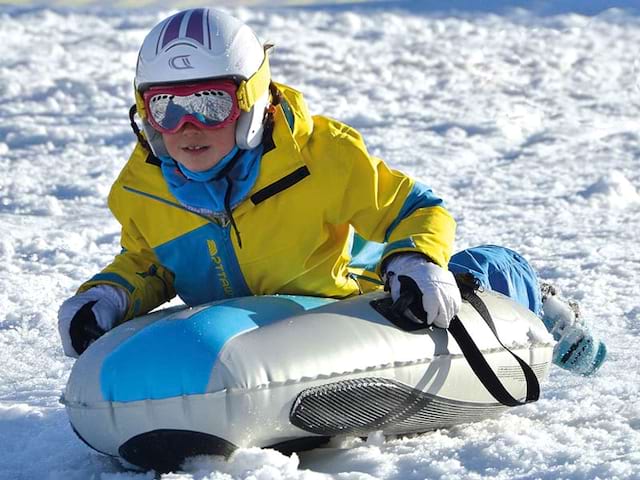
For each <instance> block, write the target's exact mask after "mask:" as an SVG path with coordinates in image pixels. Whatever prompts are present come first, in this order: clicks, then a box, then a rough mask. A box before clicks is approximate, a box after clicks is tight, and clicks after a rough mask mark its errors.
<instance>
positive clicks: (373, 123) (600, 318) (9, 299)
mask: <svg viewBox="0 0 640 480" xmlns="http://www.w3.org/2000/svg"><path fill="white" fill-rule="evenodd" d="M76 3H77V2H76ZM129 3H130V2H129ZM152 3H155V4H156V6H157V5H158V4H159V3H160V2H152ZM177 3H178V2H175V3H174V4H175V5H177ZM162 4H163V5H164V6H163V7H162V8H163V9H164V10H161V9H159V8H153V7H152V6H151V7H147V8H146V9H143V10H141V9H123V8H119V7H111V8H102V7H101V8H98V7H82V8H80V7H78V8H69V7H61V6H53V7H44V6H43V7H33V6H21V7H18V6H8V5H5V6H2V7H0V45H1V47H0V52H1V55H0V168H1V170H2V172H4V173H3V175H2V176H0V229H1V232H2V235H1V236H0V366H1V367H0V478H1V479H3V480H4V479H6V480H9V479H11V480H18V479H19V480H22V479H24V480H27V479H29V480H31V479H64V480H74V479H89V478H96V479H98V478H99V479H102V480H125V479H127V480H134V479H135V480H142V479H152V478H154V475H153V474H152V473H134V472H129V471H126V470H124V469H123V468H122V467H121V466H120V465H119V464H118V463H117V462H115V461H113V460H111V459H110V458H107V457H103V456H101V455H99V454H97V453H94V452H92V451H91V450H90V449H88V448H87V447H86V446H85V445H84V444H83V443H82V442H81V441H79V440H78V439H77V438H76V437H75V435H74V434H73V432H72V431H71V429H70V427H69V425H68V422H67V418H66V414H65V411H64V408H63V407H62V406H61V405H60V404H59V402H58V398H59V396H60V393H61V391H62V390H63V388H64V386H65V382H66V379H67V377H68V375H69V371H70V369H71V366H72V364H73V360H71V359H68V358H65V357H64V356H63V354H62V348H61V346H60V343H59V339H58V334H57V326H56V324H57V320H56V311H57V309H58V306H59V304H60V303H61V302H62V301H63V300H64V299H65V298H67V297H68V296H70V295H72V294H73V293H74V291H75V289H76V288H77V287H78V285H79V284H80V283H81V282H82V281H84V280H85V279H87V278H89V277H90V276H92V275H93V274H94V273H96V272H97V271H99V270H100V269H101V268H102V267H103V266H104V265H105V264H106V263H108V262H109V261H110V259H111V258H112V256H113V255H114V254H115V253H117V252H118V251H119V228H118V225H117V223H116V222H115V220H114V219H113V218H112V217H111V215H110V214H109V212H108V210H107V207H106V196H107V193H108V191H109V188H110V185H111V183H112V182H113V181H114V179H115V177H116V175H117V174H118V171H119V169H120V168H121V167H122V165H123V163H124V162H125V160H126V159H127V157H128V154H129V152H130V150H131V148H132V146H133V143H134V136H133V134H132V133H131V130H130V127H129V122H128V118H127V113H128V108H129V106H130V104H131V103H132V101H133V96H132V78H133V72H134V68H135V61H136V55H137V49H138V47H139V45H140V43H141V41H142V39H143V37H144V35H145V34H146V32H147V31H148V30H149V29H150V27H151V26H152V25H154V24H155V23H156V22H157V21H159V20H160V19H161V18H163V17H165V16H166V15H167V14H169V13H171V11H170V10H168V8H170V7H167V6H166V5H167V4H169V5H171V3H167V2H162ZM609 6H611V4H610V3H609V4H608V3H607V2H604V1H602V0H599V1H590V2H583V1H578V0H574V1H557V2H553V1H551V0H549V1H546V2H545V1H533V2H529V1H524V0H522V1H515V0H514V1H506V0H504V1H500V0H491V1H485V2H472V1H471V0H467V1H462V0H458V1H453V2H449V1H445V0H442V1H430V2H422V1H420V2H418V1H408V2H392V1H384V2H370V3H366V2H363V3H358V4H355V5H307V6H305V7H278V8H266V7H252V8H248V7H237V6H234V7H230V12H231V13H233V14H235V15H236V16H238V17H240V18H241V19H243V20H245V21H247V22H248V23H249V24H250V25H251V26H252V27H253V28H255V30H256V31H257V32H258V33H259V35H260V36H261V37H262V38H263V39H265V40H271V41H274V42H275V43H276V44H277V47H276V50H275V52H274V55H273V57H272V58H273V61H272V70H273V75H274V77H275V78H276V79H277V80H279V81H281V82H285V83H289V84H291V85H293V86H295V87H297V88H299V89H301V90H302V91H303V92H305V94H306V97H307V100H308V102H309V104H310V106H311V109H312V111H313V112H314V113H323V114H326V115H329V116H331V117H335V118H339V119H341V120H343V121H345V122H348V123H350V124H352V125H353V126H354V127H356V128H358V129H360V130H361V132H362V133H363V135H364V137H365V139H366V141H367V144H368V147H369V149H370V150H371V152H372V153H373V154H375V155H378V156H380V157H382V158H384V159H385V160H386V161H387V162H389V163H390V164H391V165H392V166H394V167H396V168H399V169H402V170H404V171H406V172H408V173H410V174H412V175H414V176H415V177H416V178H418V179H420V180H422V181H423V182H425V183H427V184H428V185H431V186H432V187H433V188H434V189H435V190H436V191H437V192H438V193H439V194H441V195H442V196H444V197H445V198H446V199H447V204H448V206H449V208H450V209H451V211H452V212H453V214H454V215H455V217H456V218H457V220H458V222H459V229H458V240H457V247H458V248H464V247H468V246H472V245H476V244H480V243H495V244H502V245H505V246H508V247H511V248H513V249H515V250H518V251H520V252H521V253H523V254H524V255H525V256H526V257H527V258H528V259H530V260H531V262H532V263H533V264H534V265H535V267H536V268H537V270H538V271H539V272H540V274H541V276H542V277H543V278H545V279H546V280H549V281H551V282H552V283H554V284H555V285H556V286H557V287H559V289H560V290H561V291H562V293H563V294H564V295H566V296H568V297H571V298H574V299H576V300H578V301H579V302H580V304H581V307H582V311H583V314H584V316H585V317H586V318H587V319H588V321H590V322H591V324H592V326H593V331H594V332H595V333H596V334H597V335H599V336H601V337H603V338H604V339H605V340H606V342H607V345H608V347H609V350H610V359H609V361H608V362H607V363H606V364H605V365H604V367H603V368H602V370H601V371H600V372H599V373H598V374H597V375H596V376H594V377H592V378H581V377H577V376H573V375H571V374H568V373H566V372H564V371H561V370H559V369H557V368H554V369H553V371H552V373H551V376H550V379H549V381H548V382H547V383H546V384H545V385H544V386H543V392H542V398H541V400H540V401H539V402H537V403H535V404H531V405H528V406H525V407H519V408H515V409H513V410H511V411H510V412H509V413H507V414H505V415H502V416H501V417H500V418H497V419H495V420H488V421H484V422H481V423H475V424H468V425H462V426H458V427H455V428H451V429H447V430H440V431H436V432H432V433H427V434H423V435H419V436H414V437H411V438H402V439H386V440H384V439H383V438H382V437H381V436H380V435H372V436H371V437H370V438H369V439H368V440H367V441H363V440H361V439H354V438H345V439H336V440H335V441H334V442H333V444H332V445H331V447H330V448H324V449H317V450H314V451H311V452H308V453H301V454H299V455H298V456H292V457H290V458H289V457H284V456H282V455H281V454H279V453H277V452H274V451H270V450H260V449H244V450H240V451H238V452H237V453H236V454H235V455H234V456H233V457H231V459H230V460H228V461H224V460H221V459H219V458H196V459H193V460H190V461H189V462H188V463H187V464H186V465H185V467H184V471H183V472H180V473H174V474H169V475H164V476H163V477H162V478H164V479H167V480H168V479H171V480H177V479H180V480H183V479H203V480H204V479H216V480H218V479H219V480H222V479H225V480H226V479H232V478H234V479H235V478H242V479H261V480H275V479H305V480H306V479H320V478H337V479H341V480H356V479H357V480H364V479H372V478H386V479H398V480H400V479H402V480H410V479H425V478H429V479H512V478H517V479H534V478H535V479H538V478H540V479H556V478H569V479H593V478H603V479H604V478H607V479H615V478H618V479H623V478H624V479H633V478H640V402H639V388H640V387H639V385H640V359H639V357H638V354H637V351H638V343H637V342H638V337H639V336H640V305H639V304H638V299H639V298H640V286H639V282H638V278H639V273H640V268H639V267H640V248H638V240H639V236H638V232H640V201H639V195H638V189H639V188H640V168H638V167H639V164H640V121H639V118H640V111H639V107H640V90H639V85H640V83H639V77H638V73H639V67H640V62H639V59H638V45H640V16H639V12H638V3H637V2H636V1H635V0H633V1H632V0H628V1H625V2H617V6H618V7H619V8H613V9H609V8H608V7H609Z"/></svg>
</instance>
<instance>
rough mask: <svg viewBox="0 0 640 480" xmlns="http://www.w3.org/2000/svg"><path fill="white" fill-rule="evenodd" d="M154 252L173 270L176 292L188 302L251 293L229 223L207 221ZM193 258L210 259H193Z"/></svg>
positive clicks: (209, 300) (202, 301)
mask: <svg viewBox="0 0 640 480" xmlns="http://www.w3.org/2000/svg"><path fill="white" fill-rule="evenodd" d="M154 252H155V254H156V256H157V257H158V260H160V263H161V264H162V265H164V266H165V267H166V268H168V269H169V270H170V271H171V272H173V274H174V282H173V285H174V287H175V289H176V293H177V294H178V295H179V296H180V298H181V299H182V300H183V301H184V302H185V303H186V304H187V305H200V304H203V303H207V302H211V301H213V300H220V299H222V298H231V297H240V296H245V295H252V292H251V291H250V290H249V287H248V286H247V283H246V281H245V279H244V276H243V275H242V271H241V270H240V265H239V264H238V259H237V257H236V254H235V252H234V250H233V245H232V244H231V237H230V227H229V225H227V226H226V227H221V226H219V225H217V224H215V223H208V224H206V225H203V226H202V227H200V228H197V229H195V230H193V231H191V232H189V233H187V234H185V235H182V236H181V237H178V238H176V239H174V240H171V241H170V242H167V243H164V244H162V245H159V246H157V247H156V248H154ZM183 252H191V254H190V255H184V254H183ZM193 258H205V259H206V258H208V259H209V261H208V262H206V261H203V262H193V261H192V259H193Z"/></svg>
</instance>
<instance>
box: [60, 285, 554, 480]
mask: <svg viewBox="0 0 640 480" xmlns="http://www.w3.org/2000/svg"><path fill="white" fill-rule="evenodd" d="M473 295H474V297H475V299H476V302H475V303H474V302H471V303H470V302H469V301H467V300H465V301H464V303H463V306H462V309H461V311H460V313H459V315H458V317H456V318H454V320H455V322H454V323H452V328H451V329H449V330H443V329H437V328H435V329H431V328H424V327H421V326H418V325H416V324H412V323H410V322H409V323H406V324H404V325H403V323H402V322H403V320H402V318H400V317H399V316H398V315H397V314H396V313H395V312H394V311H393V309H392V308H390V305H391V300H390V299H389V298H388V296H387V295H386V294H384V293H382V292H375V293H370V294H366V295H361V296H358V297H354V298H350V299H347V300H339V301H335V300H331V299H322V298H314V297H301V296H286V295H276V296H261V297H243V298H236V299H229V300H224V301H219V302H214V303H211V304H208V305H204V306H199V307H196V308H186V307H175V308H172V309H167V310H163V311H158V312H155V313H152V314H149V315H146V316H143V317H139V318H136V319H134V320H131V321H129V322H126V323H124V324H122V325H120V326H118V327H117V328H115V329H114V330H112V331H110V332H109V333H107V334H106V335H104V336H103V337H101V338H100V339H99V340H98V341H96V342H95V343H94V344H92V345H91V346H90V347H89V349H88V350H87V351H86V352H85V353H84V354H83V355H82V356H81V357H80V358H79V359H78V360H77V362H76V363H75V365H74V367H73V370H72V372H71V375H70V378H69V382H68V384H67V387H66V391H65V393H64V396H63V398H62V402H63V403H64V404H65V406H66V409H67V412H68V415H69V419H70V422H71V425H72V426H73V428H74V430H75V432H76V433H77V434H78V436H79V437H80V438H81V439H82V440H83V441H84V442H86V443H87V444H88V445H89V446H90V447H92V448H94V449H95V450H97V451H99V452H102V453H105V454H107V455H113V456H118V457H121V458H122V459H124V460H126V462H129V463H131V464H134V465H136V466H139V467H142V468H146V469H155V470H157V471H169V470H173V469H176V468H178V467H179V465H180V463H181V462H182V461H183V460H184V458H185V457H187V456H192V455H197V454H222V455H228V454H230V453H231V452H232V451H233V450H234V449H236V448H238V447H249V446H258V447H272V448H277V449H279V450H281V451H285V452H291V451H297V450H304V449H306V448H313V447H315V446H318V445H320V444H321V443H323V442H326V441H327V440H328V439H329V438H331V437H332V436H335V435H355V436H366V435H367V434H368V433H370V432H374V431H380V430H381V431H383V432H384V434H410V433H417V432H424V431H428V430H432V429H435V428H441V427H448V426H451V425H455V424H459V423H465V422H472V421H476V420H482V419H486V418H488V417H492V416H495V415H497V414H499V413H500V412H502V411H503V410H504V409H506V408H508V407H507V405H518V404H521V403H524V402H527V401H532V400H535V399H537V395H538V392H537V391H536V389H537V388H538V381H541V380H542V379H544V378H545V377H546V375H547V373H548V369H549V366H550V362H551V355H552V348H553V339H552V338H551V336H550V335H549V334H548V333H547V331H546V329H545V327H544V325H543V324H542V322H541V321H540V319H539V318H538V317H537V316H535V315H534V314H533V313H531V312H530V311H529V310H527V309H525V308H524V307H522V306H520V305H519V304H517V303H515V302H513V301H511V300H510V299H508V298H507V297H505V296H503V295H500V294H498V293H493V292H481V293H478V294H477V295H476V294H473ZM405 321H406V319H405ZM454 327H455V329H454ZM407 330H412V331H407ZM454 334H455V335H454ZM469 343H470V344H471V345H469ZM461 345H462V348H461ZM506 347H508V348H506Z"/></svg>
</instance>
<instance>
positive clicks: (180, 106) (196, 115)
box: [142, 80, 240, 133]
mask: <svg viewBox="0 0 640 480" xmlns="http://www.w3.org/2000/svg"><path fill="white" fill-rule="evenodd" d="M237 90H238V87H237V85H236V84H235V83H234V82H232V81H230V80H222V81H220V80H215V81H210V82H199V83H197V84H190V85H173V86H170V85H168V86H157V87H151V88H149V90H147V91H145V92H144V93H143V95H142V96H143V99H144V106H145V110H146V112H147V119H148V120H149V123H151V126H152V127H153V128H154V129H155V130H157V131H159V132H160V133H175V132H177V131H178V130H179V129H180V128H181V127H182V126H183V125H184V124H185V123H187V122H190V123H194V124H196V125H198V126H200V127H202V128H205V129H208V130H215V129H217V128H222V127H224V126H227V125H229V124H231V123H233V122H234V121H235V120H236V119H237V118H238V117H239V116H240V108H239V107H238V101H237V99H236V92H237Z"/></svg>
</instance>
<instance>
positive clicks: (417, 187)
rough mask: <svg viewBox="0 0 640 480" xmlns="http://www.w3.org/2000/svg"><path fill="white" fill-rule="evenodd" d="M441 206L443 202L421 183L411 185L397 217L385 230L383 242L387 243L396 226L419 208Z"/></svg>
mask: <svg viewBox="0 0 640 480" xmlns="http://www.w3.org/2000/svg"><path fill="white" fill-rule="evenodd" d="M442 205H444V202H443V201H442V199H441V198H440V197H437V196H436V195H434V193H433V190H431V189H430V188H429V187H427V186H426V185H425V184H423V183H420V182H415V183H414V184H413V188H412V189H411V192H409V195H408V196H407V198H406V199H405V201H404V205H402V208H401V209H400V212H399V213H398V216H397V217H396V219H395V220H394V221H393V222H392V223H391V225H390V226H389V228H387V232H386V233H385V237H384V241H385V242H388V241H389V237H390V236H391V234H392V233H393V231H394V230H395V228H396V227H397V226H398V224H399V223H400V222H401V221H402V220H404V219H405V218H407V217H408V216H409V215H411V214H412V213H413V212H415V211H416V210H418V209H419V208H427V207H436V206H442Z"/></svg>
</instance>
